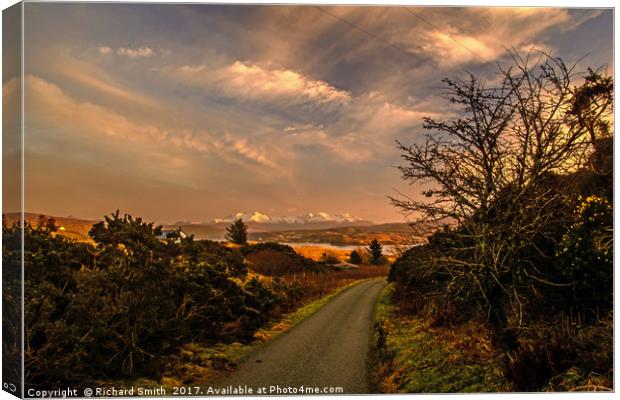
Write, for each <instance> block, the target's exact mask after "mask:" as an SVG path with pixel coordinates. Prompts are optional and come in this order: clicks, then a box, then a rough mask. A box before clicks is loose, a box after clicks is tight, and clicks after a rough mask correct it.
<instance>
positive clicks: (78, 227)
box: [4, 213, 99, 240]
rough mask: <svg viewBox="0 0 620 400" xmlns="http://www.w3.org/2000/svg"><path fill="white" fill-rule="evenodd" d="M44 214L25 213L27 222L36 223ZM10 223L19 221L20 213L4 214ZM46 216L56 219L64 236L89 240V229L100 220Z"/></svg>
mask: <svg viewBox="0 0 620 400" xmlns="http://www.w3.org/2000/svg"><path fill="white" fill-rule="evenodd" d="M40 215H43V214H39V213H24V219H25V220H26V222H28V223H30V224H32V225H36V224H37V221H38V220H39V216H40ZM4 217H5V218H6V220H7V222H8V223H14V222H17V221H19V213H7V214H4ZM45 217H53V218H54V219H55V220H56V225H57V226H58V227H59V228H62V230H60V231H59V232H60V233H62V234H63V235H64V236H67V237H70V238H73V239H77V240H88V231H89V230H90V228H91V227H92V226H93V224H96V223H97V222H99V221H96V220H86V219H79V218H74V217H57V216H50V215H45Z"/></svg>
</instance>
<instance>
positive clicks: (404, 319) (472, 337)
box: [373, 289, 511, 393]
mask: <svg viewBox="0 0 620 400" xmlns="http://www.w3.org/2000/svg"><path fill="white" fill-rule="evenodd" d="M377 322H378V324H377V326H381V327H382V331H383V335H382V336H383V339H384V340H383V343H385V345H383V346H381V347H379V346H377V348H376V350H375V351H376V353H377V362H376V368H375V376H374V381H375V382H373V386H374V390H375V391H377V392H380V393H456V392H504V391H510V390H511V386H510V385H509V383H508V382H507V381H506V379H505V378H504V376H503V375H502V371H501V369H500V368H499V363H498V360H497V354H496V352H494V351H493V349H492V347H491V341H490V332H489V331H488V330H487V329H486V328H485V326H484V325H483V324H481V323H479V322H476V321H473V320H472V321H469V322H467V323H464V324H457V325H448V326H442V327H435V326H433V324H432V321H431V320H430V319H429V318H421V317H411V316H405V315H401V314H399V313H398V310H397V309H396V307H395V306H394V305H393V303H392V302H391V300H390V293H389V289H385V290H384V291H383V292H382V294H381V297H380V299H379V306H378V309H377ZM377 338H378V336H377Z"/></svg>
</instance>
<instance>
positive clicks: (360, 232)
mask: <svg viewBox="0 0 620 400" xmlns="http://www.w3.org/2000/svg"><path fill="white" fill-rule="evenodd" d="M40 215H41V214H39V213H26V214H25V218H26V221H27V222H29V223H31V224H33V225H36V223H37V220H38V219H39V216H40ZM46 217H50V216H49V215H46ZM5 218H6V220H7V222H9V223H13V222H16V221H17V220H18V219H19V214H18V213H8V214H5ZM53 218H54V219H55V220H56V225H58V226H59V227H60V230H59V233H61V234H62V235H63V236H66V237H69V238H72V239H76V240H80V241H84V240H88V231H89V229H90V228H91V226H92V225H93V224H95V223H97V222H98V221H96V220H86V219H79V218H75V217H58V216H53ZM364 222H365V223H366V224H367V225H356V222H348V223H347V222H345V221H323V222H307V223H303V224H301V223H298V224H296V223H258V222H248V238H249V239H250V240H252V241H262V242H279V243H329V244H332V245H335V246H358V245H359V246H363V245H366V244H367V243H368V242H370V241H371V240H373V239H377V240H378V241H379V242H381V243H382V244H384V245H410V244H416V243H421V242H422V240H423V239H422V237H423V236H427V235H428V234H430V233H432V232H434V231H435V230H436V229H437V226H431V225H426V226H423V225H417V228H415V229H414V228H413V227H412V226H411V225H410V224H408V223H386V224H372V223H369V222H368V221H364ZM349 224H350V225H349ZM228 226H229V223H226V222H218V223H201V224H196V223H188V222H179V223H177V224H164V225H163V227H164V229H177V228H179V227H180V228H181V229H182V230H183V232H185V233H187V234H189V235H194V237H195V238H196V239H198V240H204V239H209V240H225V235H226V228H227V227H228Z"/></svg>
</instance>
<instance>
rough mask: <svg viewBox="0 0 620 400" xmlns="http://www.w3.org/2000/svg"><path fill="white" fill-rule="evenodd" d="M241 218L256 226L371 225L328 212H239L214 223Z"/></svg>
mask: <svg viewBox="0 0 620 400" xmlns="http://www.w3.org/2000/svg"><path fill="white" fill-rule="evenodd" d="M238 218H241V219H242V220H243V221H244V222H246V223H255V224H278V225H280V224H290V225H307V224H325V223H334V224H356V225H357V224H361V223H371V222H370V221H365V220H363V219H362V218H358V217H356V216H353V215H351V214H349V213H344V214H329V213H326V212H316V213H315V212H309V213H306V214H301V215H297V216H280V217H275V216H270V215H267V214H263V213H261V212H258V211H254V212H237V213H234V214H231V215H228V216H226V217H223V218H215V219H214V220H213V223H216V224H219V223H230V222H232V221H234V220H235V219H238Z"/></svg>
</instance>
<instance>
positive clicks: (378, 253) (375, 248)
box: [367, 239, 383, 265]
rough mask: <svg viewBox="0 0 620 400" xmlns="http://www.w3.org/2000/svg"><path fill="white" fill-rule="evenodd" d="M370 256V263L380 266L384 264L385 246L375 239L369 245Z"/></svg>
mask: <svg viewBox="0 0 620 400" xmlns="http://www.w3.org/2000/svg"><path fill="white" fill-rule="evenodd" d="M367 251H368V254H369V255H370V262H371V263H373V264H374V265H380V264H381V263H382V262H383V246H381V243H379V241H378V240H377V239H373V240H372V242H370V243H369V244H368V249H367Z"/></svg>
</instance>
